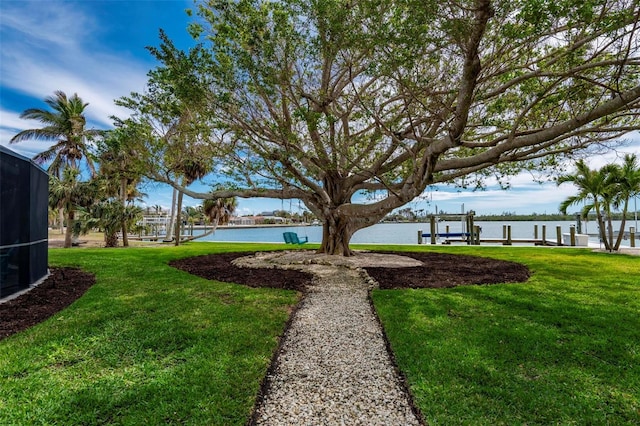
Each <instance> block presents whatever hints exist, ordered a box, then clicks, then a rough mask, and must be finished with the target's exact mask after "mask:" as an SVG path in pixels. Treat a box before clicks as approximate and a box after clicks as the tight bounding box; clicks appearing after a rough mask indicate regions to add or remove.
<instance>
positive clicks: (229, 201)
mask: <svg viewBox="0 0 640 426" xmlns="http://www.w3.org/2000/svg"><path fill="white" fill-rule="evenodd" d="M202 206H203V208H204V214H205V215H206V216H207V217H208V218H209V220H210V221H211V222H213V223H214V224H215V225H218V224H220V225H226V224H227V223H229V220H230V219H231V216H232V215H233V213H235V211H236V207H238V200H237V198H236V197H231V198H216V199H215V200H204V201H203V202H202Z"/></svg>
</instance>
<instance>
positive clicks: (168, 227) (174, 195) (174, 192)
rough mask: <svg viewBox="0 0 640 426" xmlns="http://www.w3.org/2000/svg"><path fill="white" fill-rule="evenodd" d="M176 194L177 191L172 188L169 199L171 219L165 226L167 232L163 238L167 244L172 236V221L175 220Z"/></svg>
mask: <svg viewBox="0 0 640 426" xmlns="http://www.w3.org/2000/svg"><path fill="white" fill-rule="evenodd" d="M177 194H178V190H177V189H175V188H173V197H172V198H171V218H170V219H169V224H168V226H167V232H166V235H165V237H164V240H163V241H164V242H165V243H168V242H169V241H171V240H172V239H173V238H171V235H172V234H173V227H174V225H175V224H174V222H173V221H174V219H175V217H176V216H175V212H176V211H175V207H176V197H177Z"/></svg>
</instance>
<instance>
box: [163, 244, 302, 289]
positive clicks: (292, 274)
mask: <svg viewBox="0 0 640 426" xmlns="http://www.w3.org/2000/svg"><path fill="white" fill-rule="evenodd" d="M252 254H253V253H222V254H207V255H204V256H196V257H188V258H186V259H179V260H173V261H171V262H169V265H170V266H173V267H174V268H177V269H180V270H183V271H185V272H189V273H190V274H193V275H197V276H199V277H202V278H206V279H208V280H216V281H223V282H227V283H236V284H244V285H247V286H249V287H271V288H282V289H286V290H298V291H304V290H305V288H306V287H307V285H308V284H310V283H311V280H312V279H313V275H311V274H309V273H306V272H301V271H292V270H289V269H266V268H265V269H257V268H256V269H254V268H238V267H237V266H234V265H232V264H231V261H232V260H234V259H237V258H239V257H243V256H250V255H252Z"/></svg>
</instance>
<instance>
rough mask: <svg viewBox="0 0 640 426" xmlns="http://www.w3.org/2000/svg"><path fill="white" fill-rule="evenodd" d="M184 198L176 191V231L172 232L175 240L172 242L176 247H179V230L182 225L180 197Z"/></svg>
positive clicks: (180, 192)
mask: <svg viewBox="0 0 640 426" xmlns="http://www.w3.org/2000/svg"><path fill="white" fill-rule="evenodd" d="M183 196H184V194H183V193H182V191H178V205H177V207H176V229H175V231H174V235H175V237H176V239H175V240H174V244H175V245H176V246H179V245H180V234H181V232H180V228H181V225H182V218H181V216H182V214H181V213H182V197H183Z"/></svg>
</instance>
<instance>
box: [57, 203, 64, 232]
mask: <svg viewBox="0 0 640 426" xmlns="http://www.w3.org/2000/svg"><path fill="white" fill-rule="evenodd" d="M58 220H59V221H60V233H61V234H64V209H63V208H62V207H60V208H59V209H58Z"/></svg>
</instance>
